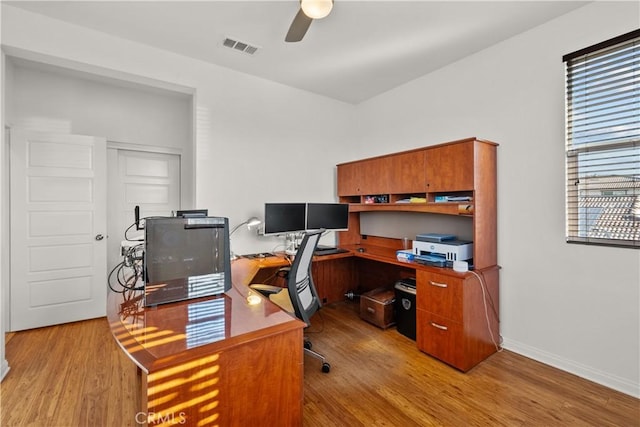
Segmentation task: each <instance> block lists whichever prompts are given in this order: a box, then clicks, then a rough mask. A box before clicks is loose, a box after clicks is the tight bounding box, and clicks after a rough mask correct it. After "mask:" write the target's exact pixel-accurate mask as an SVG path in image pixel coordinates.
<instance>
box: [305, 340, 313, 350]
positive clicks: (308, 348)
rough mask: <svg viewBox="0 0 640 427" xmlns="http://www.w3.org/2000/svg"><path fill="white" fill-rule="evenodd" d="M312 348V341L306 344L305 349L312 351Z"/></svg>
mask: <svg viewBox="0 0 640 427" xmlns="http://www.w3.org/2000/svg"><path fill="white" fill-rule="evenodd" d="M311 347H313V344H311V341H305V342H304V348H306V349H307V350H311Z"/></svg>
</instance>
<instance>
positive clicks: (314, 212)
mask: <svg viewBox="0 0 640 427" xmlns="http://www.w3.org/2000/svg"><path fill="white" fill-rule="evenodd" d="M321 228H324V229H325V230H335V231H346V230H348V229H349V204H348V203H307V230H319V229H321Z"/></svg>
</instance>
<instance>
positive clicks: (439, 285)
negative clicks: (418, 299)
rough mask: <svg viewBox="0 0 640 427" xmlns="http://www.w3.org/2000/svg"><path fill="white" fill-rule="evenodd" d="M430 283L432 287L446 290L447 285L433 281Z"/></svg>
mask: <svg viewBox="0 0 640 427" xmlns="http://www.w3.org/2000/svg"><path fill="white" fill-rule="evenodd" d="M429 283H430V284H431V286H437V287H439V288H446V287H447V284H446V283H438V282H434V281H433V280H429Z"/></svg>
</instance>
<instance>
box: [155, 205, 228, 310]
mask: <svg viewBox="0 0 640 427" xmlns="http://www.w3.org/2000/svg"><path fill="white" fill-rule="evenodd" d="M144 230H145V253H144V273H145V274H144V277H145V305H146V306H152V305H158V304H164V303H169V302H174V301H181V300H185V299H191V298H199V297H203V296H209V295H219V294H222V293H224V292H226V291H227V290H229V289H230V288H231V261H230V256H229V221H228V219H227V218H222V217H198V218H187V217H184V218H177V217H168V218H149V219H147V221H146V224H145V229H144Z"/></svg>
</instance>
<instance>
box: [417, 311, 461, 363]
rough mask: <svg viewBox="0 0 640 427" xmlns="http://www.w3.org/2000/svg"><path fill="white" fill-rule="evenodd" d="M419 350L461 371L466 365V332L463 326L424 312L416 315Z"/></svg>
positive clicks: (418, 312)
mask: <svg viewBox="0 0 640 427" xmlns="http://www.w3.org/2000/svg"><path fill="white" fill-rule="evenodd" d="M416 323H417V336H416V342H417V344H418V349H420V350H421V351H424V352H425V353H427V354H430V355H431V356H433V357H435V358H437V359H440V360H442V361H443V362H445V363H448V364H449V365H452V366H454V367H456V368H458V369H461V370H467V369H469V368H468V367H466V366H465V365H464V363H465V362H464V359H465V349H464V347H463V346H464V330H463V327H462V324H460V323H457V322H453V321H451V320H450V319H446V318H444V317H440V316H437V315H435V314H433V313H429V312H427V311H424V310H418V311H417V313H416Z"/></svg>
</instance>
